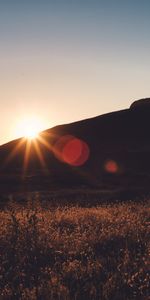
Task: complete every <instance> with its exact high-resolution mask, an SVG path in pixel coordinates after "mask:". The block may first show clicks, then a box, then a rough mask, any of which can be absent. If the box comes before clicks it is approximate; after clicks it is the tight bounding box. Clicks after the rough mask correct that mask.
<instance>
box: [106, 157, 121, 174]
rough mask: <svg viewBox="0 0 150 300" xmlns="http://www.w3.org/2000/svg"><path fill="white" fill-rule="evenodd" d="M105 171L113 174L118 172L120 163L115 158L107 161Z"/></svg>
mask: <svg viewBox="0 0 150 300" xmlns="http://www.w3.org/2000/svg"><path fill="white" fill-rule="evenodd" d="M104 168H105V171H106V172H108V173H111V174H116V173H118V171H119V167H118V164H117V163H116V162H115V161H114V160H108V161H107V162H106V163H105V166H104Z"/></svg>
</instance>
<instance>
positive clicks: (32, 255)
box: [0, 198, 150, 300]
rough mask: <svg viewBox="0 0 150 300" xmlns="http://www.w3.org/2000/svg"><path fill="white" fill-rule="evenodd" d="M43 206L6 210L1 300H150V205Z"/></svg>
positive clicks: (0, 240)
mask: <svg viewBox="0 0 150 300" xmlns="http://www.w3.org/2000/svg"><path fill="white" fill-rule="evenodd" d="M89 201H92V199H89ZM43 203H44V202H43ZM43 203H42V201H40V199H39V198H37V199H35V200H34V201H33V199H31V198H30V199H28V201H27V202H26V203H21V204H19V203H18V202H15V201H11V200H10V201H9V202H8V203H7V207H3V209H1V211H0V247H1V251H0V253H1V254H0V295H1V296H0V299H24V300H28V299H31V300H32V299H40V300H47V299H54V300H55V299H56V300H57V299H68V300H75V299H76V300H78V299H83V300H84V299H85V300H88V299H102V300H103V299H104V300H107V299H111V300H128V299H132V300H133V299H137V300H148V299H150V298H149V288H150V260H149V257H150V256H149V255H150V206H149V201H146V202H145V204H144V203H143V204H142V203H139V204H138V203H133V202H127V203H115V204H109V205H108V204H102V205H97V206H93V207H92V206H91V207H86V206H84V207H81V206H79V205H75V204H74V205H65V206H52V205H51V203H48V202H46V205H45V204H43Z"/></svg>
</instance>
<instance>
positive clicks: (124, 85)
mask: <svg viewBox="0 0 150 300" xmlns="http://www.w3.org/2000/svg"><path fill="white" fill-rule="evenodd" d="M149 15H150V2H149V1H138V0H130V1H121V0H120V1H115V0H114V1H113V0H111V1H107V0H106V1H101V0H99V1H98V0H91V1H90V0H86V1H85V0H80V1H78V0H74V1H73V0H68V1H67V0H53V1H52V0H49V1H48V0H47V1H45V0H39V1H38V0H37V1H33V0H26V1H19V0H18V1H15V0H13V1H10V0H0V41H1V43H0V107H1V109H0V118H1V128H0V143H4V142H6V141H9V140H10V139H13V138H16V137H18V136H19V134H21V133H18V127H19V124H20V122H21V119H22V118H28V116H31V117H32V115H33V116H36V117H37V118H40V119H41V120H42V128H41V129H45V128H50V127H52V126H54V125H57V124H62V123H68V122H71V121H75V120H80V119H84V118H89V117H92V116H96V115H100V114H103V113H105V112H109V111H114V110H119V109H124V108H127V107H129V105H130V104H131V102H132V101H134V100H135V99H139V98H143V97H148V96H150V55H149V53H150V31H149V29H150V18H149Z"/></svg>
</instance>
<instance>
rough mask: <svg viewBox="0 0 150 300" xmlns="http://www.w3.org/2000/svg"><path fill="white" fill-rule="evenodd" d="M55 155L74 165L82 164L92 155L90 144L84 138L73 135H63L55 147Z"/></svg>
mask: <svg viewBox="0 0 150 300" xmlns="http://www.w3.org/2000/svg"><path fill="white" fill-rule="evenodd" d="M54 154H55V156H56V157H57V158H58V159H59V160H61V161H63V162H65V163H67V164H69V165H72V166H82V165H83V164H84V163H85V162H86V161H87V160H88V159H89V155H90V150H89V146H88V145H87V143H86V142H84V141H83V140H81V139H79V138H76V137H74V136H72V135H66V136H63V137H61V138H60V139H59V140H58V141H57V142H56V144H55V147H54Z"/></svg>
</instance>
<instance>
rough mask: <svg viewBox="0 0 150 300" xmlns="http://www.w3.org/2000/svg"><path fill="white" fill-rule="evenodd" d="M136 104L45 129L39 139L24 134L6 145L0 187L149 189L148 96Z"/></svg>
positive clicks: (0, 164) (0, 152) (1, 151)
mask: <svg viewBox="0 0 150 300" xmlns="http://www.w3.org/2000/svg"><path fill="white" fill-rule="evenodd" d="M136 102H137V103H136ZM136 102H134V103H133V104H132V105H131V107H130V108H129V109H125V110H121V111H116V112H111V113H108V114H105V115H101V116H97V117H94V118H91V119H86V120H82V121H78V122H74V123H71V124H65V125H59V126H56V127H53V128H51V129H48V130H45V131H43V132H41V133H40V135H39V138H38V139H37V140H36V141H34V140H32V141H27V140H26V139H25V138H22V139H17V140H15V141H11V142H9V143H7V144H4V145H2V146H1V147H0V179H1V184H0V189H1V190H5V189H8V188H14V189H15V188H16V187H18V186H20V187H21V186H23V185H25V186H28V187H29V188H33V189H34V187H36V188H37V186H38V187H39V188H44V187H45V186H46V187H47V186H49V187H50V186H54V185H57V186H58V185H59V186H60V185H61V186H76V185H90V186H94V187H100V188H116V187H120V188H124V189H126V188H128V189H130V188H131V189H132V188H133V187H134V188H135V189H142V190H145V191H148V192H149V180H150V138H149V120H150V105H149V103H150V99H143V100H140V101H136ZM139 103H140V105H139ZM137 108H138V109H137ZM143 108H144V109H143ZM145 108H146V109H145Z"/></svg>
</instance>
